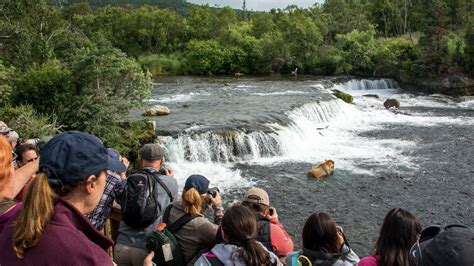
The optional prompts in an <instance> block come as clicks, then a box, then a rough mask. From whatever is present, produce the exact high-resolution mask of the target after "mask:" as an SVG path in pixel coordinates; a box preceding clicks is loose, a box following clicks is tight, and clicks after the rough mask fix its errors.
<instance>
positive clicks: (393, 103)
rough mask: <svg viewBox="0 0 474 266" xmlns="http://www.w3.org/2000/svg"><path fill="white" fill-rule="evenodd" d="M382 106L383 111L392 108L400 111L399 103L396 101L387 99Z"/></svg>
mask: <svg viewBox="0 0 474 266" xmlns="http://www.w3.org/2000/svg"><path fill="white" fill-rule="evenodd" d="M383 106H385V109H390V108H392V107H396V108H397V109H400V101H399V100H397V99H387V100H386V101H385V102H384V103H383Z"/></svg>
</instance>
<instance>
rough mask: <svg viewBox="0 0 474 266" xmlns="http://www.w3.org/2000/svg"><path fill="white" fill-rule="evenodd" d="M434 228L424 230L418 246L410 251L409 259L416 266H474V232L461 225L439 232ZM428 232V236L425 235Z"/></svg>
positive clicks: (448, 227) (451, 226)
mask: <svg viewBox="0 0 474 266" xmlns="http://www.w3.org/2000/svg"><path fill="white" fill-rule="evenodd" d="M435 228H436V226H430V227H427V228H426V229H424V230H423V231H422V232H421V234H420V235H425V236H424V237H423V236H421V237H420V240H419V245H418V246H417V245H416V244H415V245H414V247H412V249H411V250H410V258H411V259H412V260H413V261H414V262H415V263H416V265H418V266H421V265H423V266H437V265H457V266H464V265H466V266H472V265H474V254H473V251H474V232H473V231H472V230H471V229H469V228H467V227H465V226H461V225H450V226H447V227H445V230H444V231H442V232H440V231H441V228H439V227H438V228H439V229H438V230H435ZM425 231H428V234H426V233H425Z"/></svg>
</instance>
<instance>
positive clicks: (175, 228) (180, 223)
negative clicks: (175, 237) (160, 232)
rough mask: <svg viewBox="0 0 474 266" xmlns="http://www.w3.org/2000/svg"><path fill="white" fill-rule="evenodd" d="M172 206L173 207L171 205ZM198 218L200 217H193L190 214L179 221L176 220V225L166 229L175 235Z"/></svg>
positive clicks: (173, 224)
mask: <svg viewBox="0 0 474 266" xmlns="http://www.w3.org/2000/svg"><path fill="white" fill-rule="evenodd" d="M170 206H171V205H170ZM170 209H171V208H170ZM196 217H199V216H197V215H191V214H189V213H187V214H185V215H183V216H181V217H179V219H178V220H176V221H175V222H174V223H172V224H170V225H168V226H167V227H166V228H167V229H168V231H170V232H171V233H175V232H176V231H178V230H179V229H181V227H183V226H184V225H185V224H187V223H189V222H190V221H191V220H192V219H194V218H196Z"/></svg>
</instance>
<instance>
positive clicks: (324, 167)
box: [308, 160, 334, 178]
mask: <svg viewBox="0 0 474 266" xmlns="http://www.w3.org/2000/svg"><path fill="white" fill-rule="evenodd" d="M332 170H334V161H333V160H326V161H324V163H322V164H320V165H318V166H316V167H313V168H311V169H310V170H309V171H308V177H314V178H321V177H325V176H328V175H330V174H332Z"/></svg>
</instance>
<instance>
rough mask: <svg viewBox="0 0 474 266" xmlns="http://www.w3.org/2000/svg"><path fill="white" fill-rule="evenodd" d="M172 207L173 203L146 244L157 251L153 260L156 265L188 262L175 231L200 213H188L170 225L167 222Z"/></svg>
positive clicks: (173, 264)
mask: <svg viewBox="0 0 474 266" xmlns="http://www.w3.org/2000/svg"><path fill="white" fill-rule="evenodd" d="M172 207H173V205H171V204H170V205H168V207H167V208H166V210H165V212H164V214H163V223H161V224H159V225H158V226H157V229H155V231H154V232H153V233H152V234H151V235H150V237H149V238H148V241H147V244H146V247H147V249H148V250H149V251H153V252H155V257H154V258H153V262H154V263H156V265H168V266H181V265H186V263H187V262H186V261H185V260H184V255H183V251H182V250H181V247H180V246H179V243H178V240H177V239H176V237H175V236H174V233H176V232H177V231H178V230H179V229H181V228H182V227H183V226H184V225H186V224H187V223H188V222H190V221H191V220H192V219H194V218H196V217H198V215H191V214H189V213H188V214H185V215H183V216H181V217H180V218H179V219H178V220H176V221H175V222H174V223H171V224H169V225H168V224H167V223H168V221H169V215H170V211H171V208H172Z"/></svg>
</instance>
